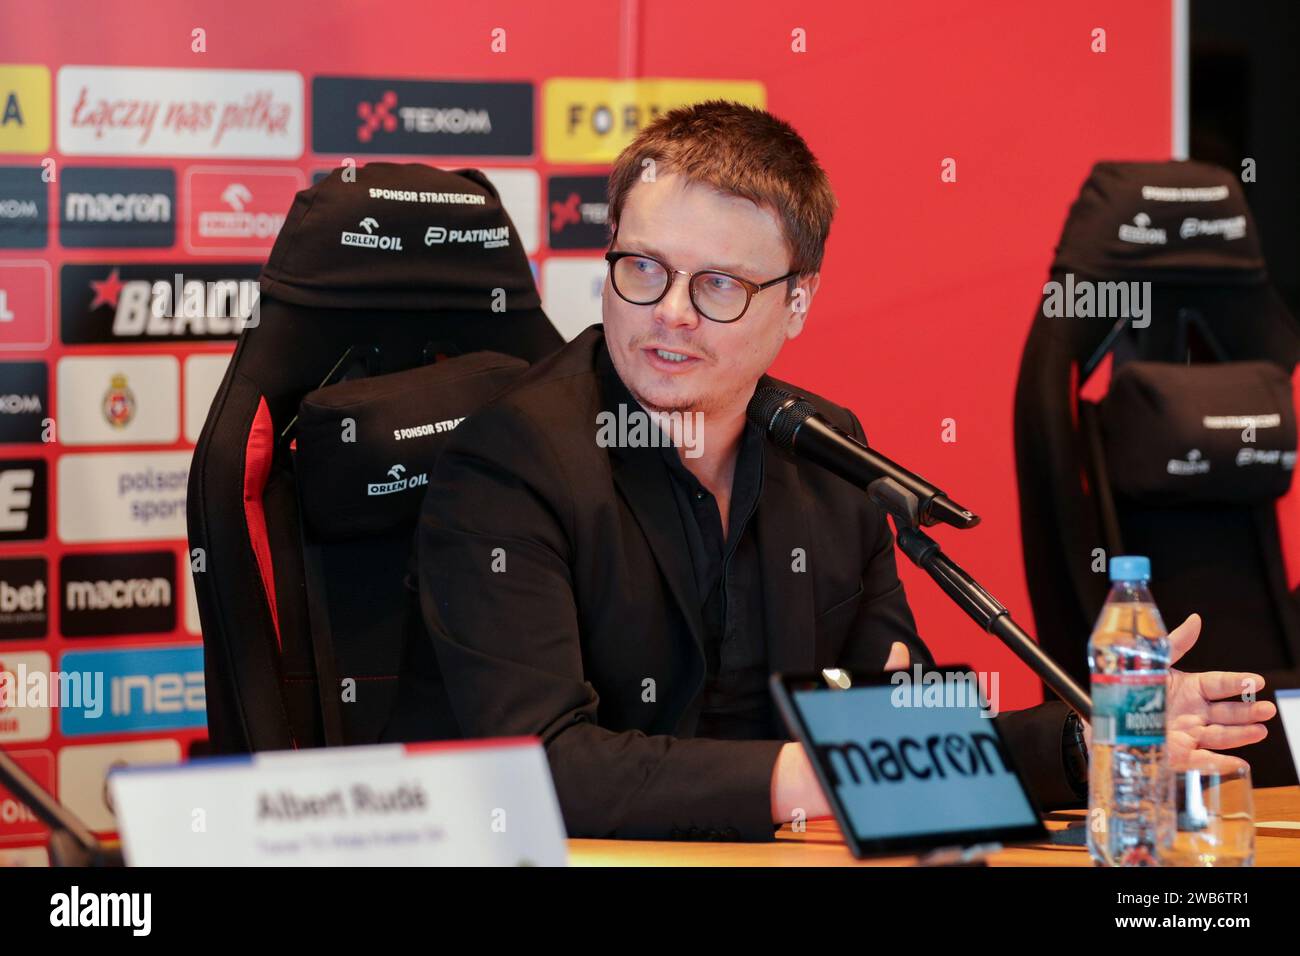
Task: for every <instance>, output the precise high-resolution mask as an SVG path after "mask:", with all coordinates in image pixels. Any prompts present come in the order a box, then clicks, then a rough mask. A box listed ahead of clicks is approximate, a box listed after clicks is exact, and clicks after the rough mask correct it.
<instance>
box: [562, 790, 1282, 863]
mask: <svg viewBox="0 0 1300 956" xmlns="http://www.w3.org/2000/svg"><path fill="white" fill-rule="evenodd" d="M1084 815H1085V811H1083V810H1070V811H1066V812H1063V813H1052V814H1048V816H1047V818H1046V824H1047V828H1048V829H1049V830H1060V829H1064V828H1065V827H1066V826H1068V825H1069V824H1070V822H1071V821H1076V820H1082V819H1083V817H1084ZM1277 822H1290V823H1291V824H1292V828H1286V827H1276V826H1269V824H1270V823H1277ZM1255 825H1256V833H1255V865H1256V866H1300V787H1270V788H1268V789H1256V790H1255ZM915 862H916V859H915V857H905V856H903V857H882V858H878V859H874V860H869V861H859V860H855V859H853V857H852V855H851V854H850V853H849V851H848V848H847V847H845V845H844V841H843V839H841V837H840V830H839V827H838V826H837V825H836V823H835V821H834V820H813V821H810V822H809V824H808V829H807V831H806V832H803V833H794V832H792V831H791V830H790V828H789V827H788V826H786V827H783V828H782V829H781V830H780V832H779V833H778V834H777V837H776V842H774V843H712V842H708V843H695V842H690V843H687V842H681V841H663V842H658V841H651V840H570V841H569V865H570V866H911V865H913V864H915ZM988 862H989V865H991V866H1091V865H1092V860H1091V858H1090V857H1089V856H1088V850H1087V848H1085V847H1081V846H1054V845H1051V844H1043V843H1035V844H1023V845H1016V846H1008V847H1006V848H1004V849H1002V850H1000V851H998V852H996V853H994V854H992V855H991V856H990V857H989V859H988Z"/></svg>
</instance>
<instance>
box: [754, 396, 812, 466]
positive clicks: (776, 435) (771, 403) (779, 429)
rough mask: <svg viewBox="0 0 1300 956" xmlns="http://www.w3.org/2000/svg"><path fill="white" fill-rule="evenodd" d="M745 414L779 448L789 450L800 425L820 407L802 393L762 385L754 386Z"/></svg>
mask: <svg viewBox="0 0 1300 956" xmlns="http://www.w3.org/2000/svg"><path fill="white" fill-rule="evenodd" d="M745 414H746V416H747V417H748V418H749V420H750V421H751V422H753V423H754V424H756V425H757V426H758V427H759V428H761V429H763V433H764V434H765V435H767V437H768V438H770V439H771V440H772V441H773V442H775V443H776V446H777V447H778V448H784V449H787V450H789V449H791V448H793V447H794V436H795V433H796V432H797V431H798V430H799V426H800V425H802V424H803V423H804V422H805V421H807V420H808V418H809V417H811V416H813V415H816V414H817V409H815V408H813V406H812V404H811V403H810V402H809V401H808V400H807V399H805V398H803V396H801V395H795V394H794V393H792V392H787V391H786V390H785V389H783V388H777V387H776V386H775V385H760V386H759V387H758V388H756V389H754V397H753V398H751V399H750V400H749V407H748V408H747V409H746V410H745Z"/></svg>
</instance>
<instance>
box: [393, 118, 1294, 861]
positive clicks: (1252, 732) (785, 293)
mask: <svg viewBox="0 0 1300 956" xmlns="http://www.w3.org/2000/svg"><path fill="white" fill-rule="evenodd" d="M834 207H835V200H834V197H833V195H832V193H831V191H830V187H829V184H828V182H827V179H826V176H825V173H824V172H823V171H822V170H821V168H820V167H819V166H818V164H817V161H816V159H815V158H814V157H813V155H812V153H811V152H810V151H809V150H808V147H807V146H806V144H804V142H803V140H802V139H801V138H800V137H799V136H798V134H797V133H796V132H795V131H794V130H793V129H792V128H791V127H789V126H788V125H787V124H785V123H784V122H782V121H781V120H779V119H777V118H775V117H773V116H771V115H770V114H767V113H765V112H763V111H761V110H755V109H751V108H749V107H744V106H740V105H737V104H730V103H722V102H717V101H715V102H710V103H705V104H700V105H697V106H693V107H689V108H682V109H677V110H673V111H671V112H669V113H667V114H665V115H664V116H663V117H661V118H660V119H658V120H656V121H655V122H654V123H653V124H651V125H650V126H649V127H647V128H646V129H645V130H644V131H643V132H642V133H641V134H640V136H638V138H637V139H636V141H634V142H633V143H632V144H631V145H630V146H629V147H628V148H627V150H625V151H624V153H623V154H622V156H621V157H620V158H619V161H618V163H617V164H616V166H615V169H614V171H613V173H612V175H611V179H610V223H611V225H612V226H613V227H614V229H615V231H614V238H613V242H612V246H611V251H610V253H609V254H608V255H607V257H606V258H607V259H609V261H610V269H609V277H608V278H607V280H606V283H605V287H604V294H603V317H604V324H603V326H593V327H591V328H589V329H588V330H586V331H585V332H583V333H582V334H581V335H579V336H578V337H577V338H576V339H575V340H574V341H572V342H571V343H569V344H568V345H567V346H566V347H564V348H563V349H561V350H560V351H559V352H557V353H556V354H554V355H552V356H551V357H549V358H548V359H546V360H544V361H542V362H540V363H539V364H537V365H536V366H534V367H533V368H532V369H530V370H529V371H528V372H527V373H525V374H524V375H523V376H522V377H521V379H520V380H518V382H517V383H516V384H515V385H513V386H512V387H511V388H510V389H509V390H508V391H507V392H506V393H505V394H504V395H503V396H501V397H500V398H499V399H498V400H496V401H495V402H493V403H492V404H491V405H489V406H488V407H487V408H485V409H483V410H481V411H480V412H478V413H476V414H475V415H473V416H471V417H470V419H469V420H468V421H466V422H465V423H464V424H463V425H462V426H461V427H460V428H459V429H458V430H457V431H456V433H455V435H454V436H453V438H452V440H451V441H450V442H449V444H448V447H447V449H446V450H445V451H444V453H443V455H442V457H441V459H440V460H439V462H438V465H437V467H436V469H435V471H434V474H433V477H432V480H431V482H430V486H429V489H428V493H427V497H426V499H425V506H424V513H423V516H422V518H421V522H420V528H419V532H418V540H417V553H418V563H419V588H420V599H421V607H422V612H423V617H424V623H425V626H426V628H427V632H428V638H427V640H417V641H415V642H413V644H412V648H411V651H412V654H413V655H414V659H413V660H412V661H411V663H410V666H409V667H408V669H407V674H406V675H404V678H403V689H402V694H401V699H400V702H399V706H398V710H397V714H396V715H395V720H394V722H393V724H392V726H391V727H390V732H389V735H390V737H396V738H399V739H404V738H405V739H409V738H411V737H415V736H430V735H434V734H438V735H449V736H451V735H464V736H468V737H486V736H508V735H523V734H526V735H536V736H538V737H540V738H541V739H542V741H543V742H544V744H545V746H546V751H547V755H548V758H549V761H550V765H551V769H552V772H553V775H554V779H555V785H556V789H557V791H558V794H559V799H560V805H561V808H562V810H563V813H564V818H565V822H566V824H567V827H568V830H569V832H570V834H571V835H573V836H590V837H641V838H713V839H748V840H753V839H770V838H771V837H772V834H773V828H774V825H775V824H779V823H780V822H782V821H786V820H790V819H791V818H792V816H796V815H802V816H805V817H810V818H811V817H817V816H824V815H827V814H828V813H829V808H828V807H827V804H826V802H825V799H824V797H823V796H822V794H821V792H820V790H819V788H818V786H817V783H816V780H815V777H814V775H813V773H812V770H811V767H810V765H809V763H808V760H807V757H806V756H805V754H804V753H803V750H802V748H801V747H800V746H799V745H798V744H794V743H791V742H789V741H788V739H786V734H785V732H784V730H783V728H782V727H781V726H780V725H779V722H778V721H777V719H776V717H775V716H774V713H773V708H772V705H771V701H770V698H769V694H768V689H767V678H768V676H769V674H770V673H771V672H772V671H786V672H809V671H814V670H819V669H821V668H828V667H839V668H846V669H848V670H850V671H853V672H862V673H880V672H881V671H882V670H886V669H896V668H901V667H907V666H908V665H909V664H910V663H911V662H912V661H924V662H926V663H933V660H932V658H931V656H930V654H929V652H928V650H927V649H926V647H925V644H924V643H923V642H922V641H921V639H920V638H919V637H918V636H917V634H916V628H915V623H914V621H913V617H912V613H911V611H910V610H909V608H908V605H907V600H906V598H905V596H904V594H903V587H902V584H901V583H900V582H899V579H898V575H897V571H896V567H895V562H894V553H893V535H892V532H891V529H890V527H889V525H888V523H887V522H886V519H885V517H884V514H883V512H882V511H881V510H880V509H879V508H878V507H877V506H875V505H874V504H872V503H871V502H870V501H869V500H868V499H867V498H866V496H865V495H863V494H862V493H861V492H860V491H859V490H858V489H856V488H854V487H852V486H850V485H849V484H847V483H846V482H844V481H842V480H840V479H839V478H836V477H833V476H832V475H830V474H829V473H827V472H825V471H822V470H820V469H818V468H816V467H813V466H810V465H807V464H804V463H800V462H797V461H794V460H792V459H789V458H786V457H784V456H783V455H782V454H781V453H779V452H777V451H776V450H775V448H774V446H773V445H771V444H770V443H768V442H766V441H764V439H763V436H762V435H761V433H760V432H759V430H758V429H757V428H756V427H755V426H753V425H751V424H749V423H747V421H746V417H745V411H746V407H747V405H748V403H749V400H750V398H751V396H752V395H753V393H754V389H755V387H756V385H757V384H758V383H759V382H760V381H770V380H768V379H766V377H765V376H766V370H767V369H768V367H769V366H770V365H771V364H772V362H773V361H774V360H775V358H776V356H777V354H778V352H779V351H780V350H781V347H782V345H783V344H784V343H785V342H786V341H787V340H788V339H793V338H795V337H796V336H797V335H798V334H799V333H800V331H801V330H802V328H803V325H804V322H805V321H806V319H807V316H808V310H809V306H810V304H811V301H812V299H813V296H814V295H815V294H816V292H817V287H818V283H819V281H820V280H819V270H820V266H821V259H822V251H823V248H824V245H825V241H826V237H827V235H828V233H829V229H830V221H831V217H832V215H833V212H834ZM792 390H794V391H797V392H799V393H801V394H803V395H804V396H806V397H807V398H808V399H809V400H810V401H812V402H813V403H814V404H815V405H816V406H817V407H818V409H819V411H820V412H821V413H822V414H823V415H825V416H826V417H827V418H828V419H829V420H830V421H832V422H833V423H835V424H837V425H838V426H839V427H841V428H843V429H844V430H845V431H847V432H849V433H851V434H853V435H855V436H856V437H857V438H859V439H862V438H863V433H862V428H861V425H860V424H859V422H858V420H857V418H856V417H855V416H854V415H853V413H852V412H850V411H848V410H847V409H844V408H841V407H839V406H837V405H835V404H833V403H831V402H829V401H826V400H824V399H821V398H820V397H818V396H816V395H813V394H812V393H810V392H808V391H807V390H805V389H801V388H800V389H792ZM668 439H671V441H672V442H673V444H671V445H669V444H667V443H666V440H668ZM1198 628H1199V622H1198V621H1197V619H1195V617H1193V618H1192V619H1189V622H1188V623H1187V624H1184V625H1183V627H1182V628H1181V629H1180V632H1179V633H1178V634H1176V636H1175V648H1176V649H1175V653H1176V654H1177V653H1181V652H1182V650H1185V649H1186V646H1189V645H1190V643H1191V642H1192V641H1194V640H1195V636H1196V634H1195V632H1196V630H1197V629H1198ZM1209 677H1215V680H1213V681H1210V680H1208V678H1209ZM1220 677H1221V678H1222V679H1221V680H1220V679H1219V678H1220ZM1246 678H1252V679H1254V680H1256V681H1257V682H1258V684H1257V685H1256V686H1259V685H1260V684H1262V679H1261V678H1259V677H1258V675H1232V674H1224V675H1200V676H1198V675H1178V677H1176V678H1175V687H1174V688H1173V690H1172V691H1171V694H1170V707H1171V711H1170V726H1171V727H1173V726H1174V721H1175V718H1179V719H1181V718H1187V720H1186V721H1185V722H1184V723H1185V725H1186V729H1185V730H1180V731H1178V733H1180V734H1182V738H1180V739H1179V740H1175V739H1174V738H1175V736H1176V735H1175V734H1174V733H1171V745H1172V746H1174V747H1175V748H1177V747H1180V746H1181V747H1183V748H1184V749H1195V748H1197V747H1199V746H1202V745H1205V746H1214V747H1226V746H1235V745H1240V744H1244V743H1249V742H1253V741H1254V740H1257V739H1259V738H1260V737H1261V736H1262V735H1263V733H1264V730H1263V727H1262V726H1261V725H1260V724H1259V723H1258V721H1261V720H1264V719H1267V718H1268V717H1270V716H1272V713H1271V712H1270V711H1269V708H1271V707H1272V705H1270V704H1256V705H1254V708H1253V709H1252V706H1251V705H1250V704H1248V703H1244V702H1243V703H1232V702H1224V703H1215V704H1214V705H1211V704H1210V701H1211V700H1217V699H1218V698H1221V697H1226V696H1231V695H1234V694H1236V693H1237V692H1238V690H1239V687H1240V686H1241V685H1240V683H1239V679H1246ZM997 719H998V720H999V721H1000V724H1001V727H1002V730H1003V731H1004V733H1005V735H1006V737H1007V740H1008V745H1009V746H1010V747H1011V748H1012V749H1013V750H1014V751H1015V752H1016V754H1017V756H1018V758H1019V761H1020V764H1021V766H1022V767H1023V768H1024V769H1025V772H1026V776H1027V780H1028V783H1029V785H1030V787H1031V788H1032V790H1033V791H1034V792H1035V794H1036V796H1037V797H1038V799H1039V801H1040V802H1041V803H1042V804H1043V805H1044V806H1045V807H1048V808H1052V807H1060V806H1070V805H1078V804H1079V803H1081V802H1082V801H1083V800H1084V799H1085V797H1086V751H1085V750H1084V747H1083V744H1082V743H1077V742H1076V736H1081V731H1082V728H1078V729H1079V730H1080V734H1079V735H1076V733H1075V730H1076V727H1075V725H1074V723H1073V718H1071V717H1069V713H1068V710H1067V708H1066V707H1065V705H1064V704H1062V703H1059V702H1050V703H1046V704H1042V705H1040V706H1038V707H1034V708H1030V709H1028V710H1024V711H1019V712H1015V713H1004V714H1002V715H1000V716H999V717H998V718H997ZM1211 721H1213V723H1211ZM1192 722H1195V726H1193V723H1192ZM1207 725H1208V726H1207ZM1202 729H1204V730H1205V733H1204V734H1202ZM1222 759H1232V758H1222Z"/></svg>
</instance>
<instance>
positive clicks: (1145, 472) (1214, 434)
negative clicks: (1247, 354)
mask: <svg viewBox="0 0 1300 956" xmlns="http://www.w3.org/2000/svg"><path fill="white" fill-rule="evenodd" d="M1101 425H1102V437H1103V442H1104V444H1105V450H1106V467H1107V471H1108V472H1109V474H1110V479H1111V481H1112V483H1113V484H1114V487H1115V490H1116V492H1118V493H1119V494H1120V495H1121V496H1122V497H1124V498H1127V499H1130V500H1133V501H1138V502H1143V503H1145V504H1147V505H1149V506H1152V507H1171V506H1180V505H1199V504H1210V505H1218V504H1254V503H1257V502H1264V501H1271V500H1273V499H1275V498H1280V497H1282V496H1283V495H1284V494H1286V493H1287V491H1288V489H1289V488H1290V487H1291V478H1292V476H1293V474H1294V473H1295V463H1296V419H1295V406H1294V404H1293V401H1292V395H1291V381H1290V379H1289V378H1288V377H1287V374H1286V373H1285V372H1284V371H1282V369H1281V367H1279V366H1278V365H1275V364H1274V363H1272V362H1224V363H1216V364H1203V365H1184V364H1181V363H1178V362H1126V363H1125V364H1124V365H1122V366H1120V368H1119V370H1118V371H1117V372H1116V373H1115V375H1114V378H1112V379H1111V383H1110V391H1109V392H1107V394H1106V397H1105V398H1104V399H1103V400H1102V402H1101Z"/></svg>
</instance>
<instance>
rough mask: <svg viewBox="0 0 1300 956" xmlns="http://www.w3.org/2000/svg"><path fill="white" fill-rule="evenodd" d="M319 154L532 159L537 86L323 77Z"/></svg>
mask: <svg viewBox="0 0 1300 956" xmlns="http://www.w3.org/2000/svg"><path fill="white" fill-rule="evenodd" d="M311 89H312V149H313V150H314V151H315V152H317V153H339V154H342V155H345V156H346V155H350V154H352V153H354V152H357V151H360V152H363V153H387V154H394V153H396V154H401V153H410V154H415V155H426V156H427V155H434V156H471V155H472V156H531V155H532V152H533V87H532V84H531V83H506V82H501V83H496V82H492V83H461V82H433V81H426V80H398V79H391V80H385V79H370V78H363V77H342V76H318V77H316V78H315V79H314V80H312V86H311Z"/></svg>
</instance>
